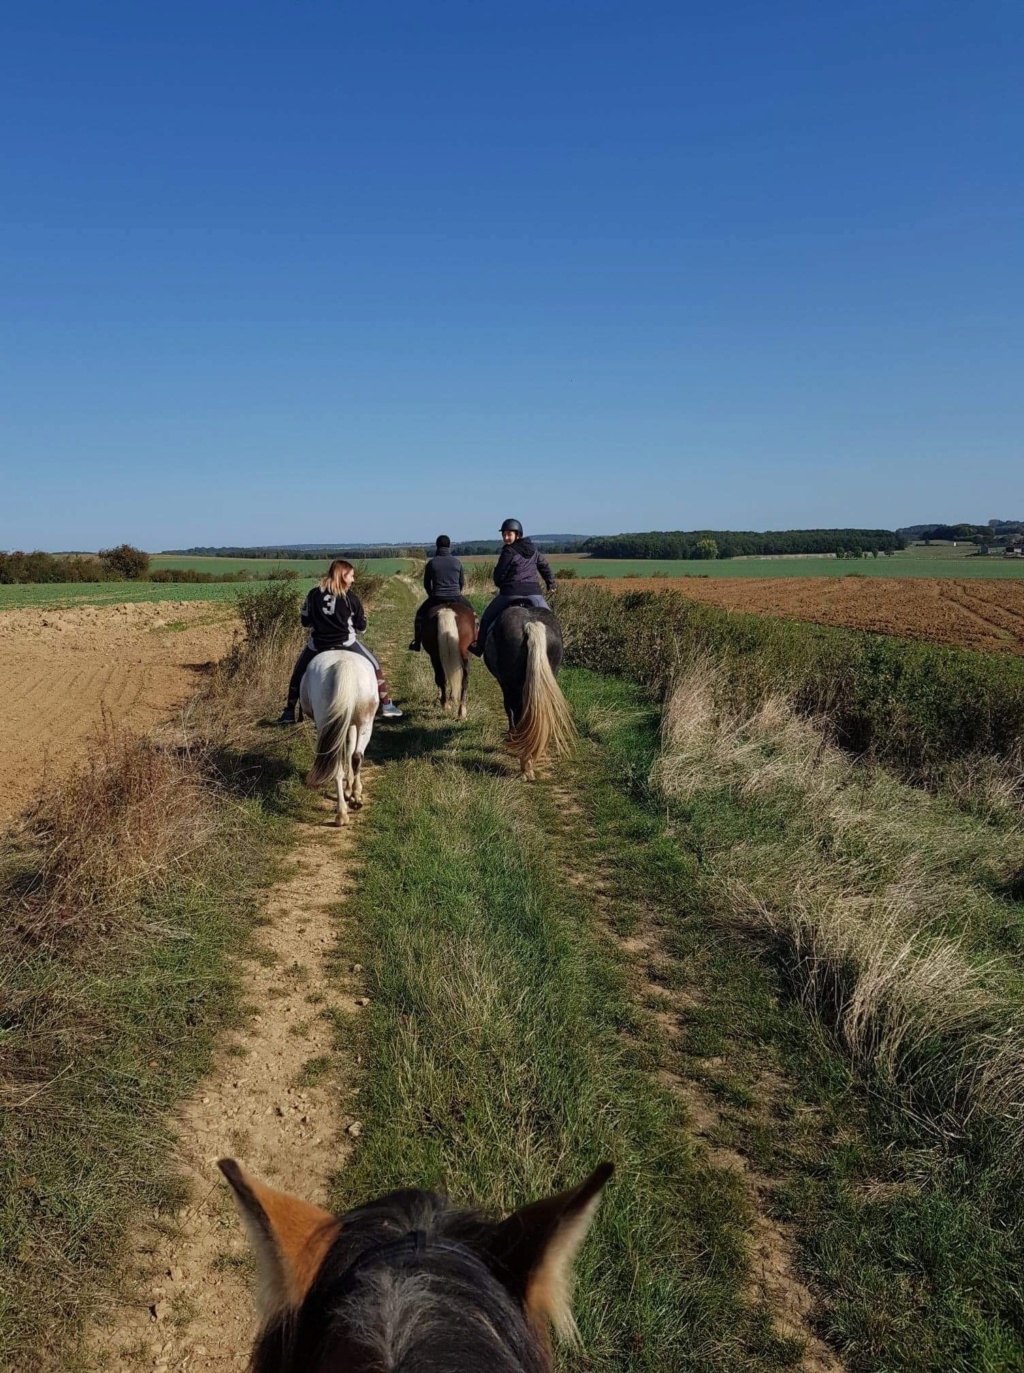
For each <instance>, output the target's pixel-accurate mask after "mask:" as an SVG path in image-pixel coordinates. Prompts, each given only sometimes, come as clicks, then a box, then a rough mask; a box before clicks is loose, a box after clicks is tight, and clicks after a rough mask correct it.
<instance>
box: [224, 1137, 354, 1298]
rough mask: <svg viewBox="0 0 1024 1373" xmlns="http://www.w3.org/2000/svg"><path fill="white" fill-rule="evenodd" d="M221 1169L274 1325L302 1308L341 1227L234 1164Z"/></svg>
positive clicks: (230, 1161)
mask: <svg viewBox="0 0 1024 1373" xmlns="http://www.w3.org/2000/svg"><path fill="white" fill-rule="evenodd" d="M217 1167H218V1168H219V1169H220V1171H221V1172H222V1173H223V1174H224V1176H225V1177H226V1178H227V1180H228V1182H229V1183H230V1184H231V1187H232V1190H233V1191H234V1194H235V1200H236V1201H237V1202H238V1209H239V1210H240V1211H241V1213H242V1219H243V1221H244V1222H245V1228H246V1231H247V1232H248V1235H249V1243H250V1244H251V1245H252V1247H253V1250H254V1251H255V1254H256V1258H257V1260H258V1262H259V1269H260V1311H261V1313H262V1315H263V1318H264V1320H267V1321H269V1320H272V1319H273V1318H274V1317H276V1316H278V1315H280V1314H281V1313H282V1312H283V1311H285V1310H287V1309H288V1308H289V1307H297V1306H301V1305H302V1302H303V1299H304V1298H305V1296H306V1293H307V1292H308V1291H309V1289H310V1287H311V1286H312V1283H313V1279H314V1278H315V1277H316V1275H317V1273H318V1272H319V1271H320V1265H321V1264H322V1263H323V1261H324V1258H325V1256H326V1254H327V1251H328V1249H329V1248H330V1247H331V1245H332V1243H333V1242H334V1239H335V1237H336V1236H337V1234H338V1231H339V1230H340V1229H341V1222H340V1221H339V1220H338V1219H337V1218H336V1217H335V1216H332V1215H331V1214H330V1212H329V1211H324V1210H322V1209H321V1208H320V1207H319V1206H311V1205H310V1204H309V1202H306V1201H299V1199H298V1198H297V1197H290V1196H288V1194H287V1193H286V1192H276V1191H275V1190H274V1189H273V1188H272V1187H267V1186H265V1185H264V1184H263V1183H262V1182H257V1181H256V1179H255V1178H252V1177H250V1176H249V1175H248V1174H247V1173H246V1172H244V1171H243V1170H242V1168H241V1166H240V1165H239V1164H237V1163H236V1162H235V1160H234V1159H233V1158H222V1159H221V1160H220V1161H219V1162H218V1164H217Z"/></svg>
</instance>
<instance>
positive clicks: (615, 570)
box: [463, 547, 1024, 577]
mask: <svg viewBox="0 0 1024 1373" xmlns="http://www.w3.org/2000/svg"><path fill="white" fill-rule="evenodd" d="M463 561H464V562H473V563H479V562H483V563H486V562H490V561H491V559H490V558H464V559H463ZM550 562H551V564H552V566H553V567H554V568H555V570H556V571H557V570H558V568H560V567H572V568H575V570H576V572H577V574H578V575H579V576H580V577H849V576H850V575H851V573H856V574H858V575H859V576H864V577H1024V558H1004V557H1003V556H1002V555H1001V554H995V555H993V556H991V557H988V558H979V557H977V556H974V555H973V553H972V552H971V551H970V550H969V549H967V548H966V547H965V548H964V551H961V549H960V548H956V549H953V548H951V547H936V548H916V547H915V548H908V549H907V550H906V551H905V552H903V553H895V554H893V556H892V557H891V558H886V557H878V558H858V559H852V558H828V557H820V558H818V557H797V558H782V557H780V558H767V557H764V558H724V559H718V560H715V561H714V562H702V561H697V560H690V559H683V558H660V559H659V558H651V559H646V558H576V557H573V556H572V554H563V555H560V554H557V553H556V554H554V555H552V557H551V558H550Z"/></svg>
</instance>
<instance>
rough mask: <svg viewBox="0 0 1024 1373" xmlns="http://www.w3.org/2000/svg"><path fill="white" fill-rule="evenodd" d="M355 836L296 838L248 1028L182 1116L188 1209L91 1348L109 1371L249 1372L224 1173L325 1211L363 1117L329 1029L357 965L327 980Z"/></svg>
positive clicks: (249, 1302)
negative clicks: (230, 1163)
mask: <svg viewBox="0 0 1024 1373" xmlns="http://www.w3.org/2000/svg"><path fill="white" fill-rule="evenodd" d="M358 828H359V826H358V820H356V822H355V823H353V824H351V825H350V826H349V827H348V829H346V830H335V829H333V828H328V827H326V826H318V825H301V826H300V827H299V842H298V845H297V847H296V848H295V850H293V856H294V866H293V870H292V871H291V872H290V874H289V875H288V876H287V877H286V878H284V879H283V880H282V881H281V882H279V883H278V884H277V885H276V886H275V887H274V888H272V889H271V891H270V892H269V893H268V896H267V901H266V907H265V911H264V915H265V917H266V919H267V922H268V923H267V924H266V926H265V927H264V928H263V929H262V930H261V931H260V944H261V948H262V950H263V951H265V953H264V955H263V956H260V957H258V958H256V959H254V960H252V961H251V962H248V963H247V965H246V969H245V983H246V999H247V1001H248V1002H249V1003H251V1005H252V1006H253V1008H254V1014H253V1016H252V1019H251V1021H250V1022H249V1024H248V1025H247V1026H246V1028H245V1029H244V1030H242V1031H239V1032H235V1033H233V1034H231V1035H228V1036H225V1038H224V1040H223V1041H222V1043H221V1044H220V1046H219V1049H218V1054H217V1061H216V1065H215V1068H214V1071H213V1073H212V1074H211V1075H210V1076H209V1077H208V1078H206V1079H205V1080H204V1081H203V1082H202V1083H200V1085H199V1087H198V1088H197V1090H196V1093H195V1095H194V1096H193V1097H192V1098H191V1099H190V1100H188V1101H186V1102H185V1103H183V1105H182V1106H181V1108H180V1109H179V1111H178V1113H177V1119H176V1122H175V1123H176V1127H177V1132H178V1136H179V1140H180V1143H179V1147H178V1150H177V1164H178V1168H179V1171H180V1173H181V1175H182V1177H183V1178H184V1180H185V1181H186V1183H187V1184H188V1187H189V1190H190V1193H191V1197H192V1201H191V1204H190V1205H189V1206H188V1207H187V1208H186V1209H185V1210H183V1211H182V1212H181V1213H179V1214H178V1215H177V1216H176V1217H175V1218H174V1219H173V1220H169V1219H168V1218H166V1217H161V1216H155V1217H153V1219H152V1220H151V1221H150V1222H148V1223H147V1224H146V1225H145V1226H144V1227H143V1228H142V1229H141V1230H140V1231H139V1232H138V1234H137V1235H136V1237H135V1241H134V1245H133V1249H134V1260H135V1267H136V1271H135V1273H134V1274H133V1275H132V1276H131V1277H130V1278H129V1282H128V1286H129V1289H130V1295H129V1298H128V1299H127V1301H126V1304H124V1305H123V1306H120V1307H115V1308H113V1309H112V1310H111V1311H110V1312H108V1313H107V1316H106V1318H105V1319H102V1320H101V1321H100V1322H99V1328H98V1330H97V1333H96V1335H95V1337H94V1340H93V1342H92V1343H93V1351H94V1353H95V1354H96V1356H97V1364H98V1366H99V1367H102V1368H106V1369H144V1368H154V1369H168V1370H173V1373H227V1371H228V1370H234V1369H240V1368H245V1367H247V1366H248V1359H249V1352H250V1350H251V1347H252V1341H253V1338H254V1335H255V1332H256V1324H257V1322H256V1312H255V1307H254V1304H253V1297H252V1293H253V1281H252V1278H253V1270H252V1267H251V1263H250V1259H249V1256H248V1246H247V1244H246V1242H245V1238H244V1235H243V1231H242V1226H241V1224H240V1222H239V1219H238V1216H237V1214H236V1211H235V1207H234V1203H233V1201H232V1198H231V1193H230V1190H229V1188H228V1187H227V1185H226V1183H225V1182H224V1180H223V1178H222V1177H221V1174H220V1172H219V1170H218V1169H217V1167H216V1163H217V1159H219V1158H223V1157H224V1156H225V1155H230V1156H233V1157H237V1158H238V1159H239V1160H240V1161H241V1162H243V1163H244V1164H245V1166H246V1167H247V1168H248V1169H249V1170H251V1171H252V1172H253V1173H255V1174H256V1175H257V1176H259V1177H262V1178H264V1179H265V1180H267V1181H268V1182H271V1183H272V1185H273V1186H275V1187H279V1188H282V1189H283V1190H285V1191H293V1192H295V1193H296V1194H297V1195H299V1196H302V1197H304V1198H305V1199H307V1200H309V1201H313V1202H317V1203H319V1204H323V1203H324V1202H325V1201H326V1195H327V1183H328V1179H329V1178H330V1176H331V1174H332V1173H334V1172H336V1171H337V1170H338V1169H339V1168H340V1167H342V1166H343V1165H344V1162H345V1159H346V1156H347V1152H348V1148H347V1145H348V1142H349V1139H350V1137H349V1136H348V1134H347V1130H348V1127H349V1126H350V1125H352V1124H353V1122H354V1121H355V1120H356V1119H357V1114H356V1113H348V1109H347V1108H348V1106H349V1104H351V1105H352V1106H353V1107H354V1106H355V1104H356V1103H355V1101H354V1100H353V1099H352V1088H351V1087H349V1086H348V1084H347V1082H346V1078H345V1073H344V1069H343V1066H342V1065H341V1064H340V1063H339V1061H338V1060H337V1059H336V1058H335V1057H334V1056H333V1053H332V1047H333V1046H332V1019H333V1017H335V1016H337V1015H339V1014H342V1015H357V1014H359V1011H360V1007H359V1005H358V1004H357V998H359V997H360V994H361V989H360V986H359V981H360V978H359V970H358V965H354V966H355V968H356V971H355V972H353V971H352V966H353V965H350V964H347V963H345V962H344V958H343V955H342V961H341V962H340V965H339V966H340V970H341V972H340V976H338V975H335V976H331V975H330V972H331V969H330V968H329V960H331V959H332V958H333V957H334V956H336V953H337V946H336V944H335V940H336V937H337V929H338V922H337V916H336V915H332V914H331V912H332V910H333V909H334V908H335V907H336V904H337V902H338V901H339V900H341V899H342V898H343V897H344V895H345V893H346V891H347V890H349V887H350V877H349V873H348V863H349V856H350V854H351V850H352V845H353V835H354V834H357V833H358ZM339 983H340V984H342V987H343V989H339ZM339 1103H340V1109H339ZM131 1289H134V1290H133V1291H132V1290H131Z"/></svg>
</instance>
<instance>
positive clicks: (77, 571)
mask: <svg viewBox="0 0 1024 1373" xmlns="http://www.w3.org/2000/svg"><path fill="white" fill-rule="evenodd" d="M252 575H253V574H252V573H251V572H249V571H247V570H246V569H245V568H240V569H239V570H238V571H237V572H197V571H195V569H193V568H190V567H161V568H157V569H156V570H155V571H150V567H149V554H148V553H144V552H143V551H142V549H141V548H135V547H134V546H133V545H132V544H129V543H122V544H118V545H117V547H116V548H105V549H104V550H103V551H102V552H101V553H98V554H83V553H68V554H60V553H42V552H40V551H38V550H37V551H36V552H34V553H22V552H20V551H18V552H13V553H0V586H19V585H22V586H23V585H27V584H30V583H31V584H37V583H44V584H45V583H52V582H187V583H195V582H202V583H206V582H246V581H249V580H250V578H251V577H252ZM265 575H266V576H267V577H269V578H270V579H271V580H285V581H291V580H293V579H294V578H296V577H298V575H299V574H298V573H297V572H296V571H295V570H294V569H293V568H290V567H274V568H271V570H270V571H269V572H268V573H266V574H265Z"/></svg>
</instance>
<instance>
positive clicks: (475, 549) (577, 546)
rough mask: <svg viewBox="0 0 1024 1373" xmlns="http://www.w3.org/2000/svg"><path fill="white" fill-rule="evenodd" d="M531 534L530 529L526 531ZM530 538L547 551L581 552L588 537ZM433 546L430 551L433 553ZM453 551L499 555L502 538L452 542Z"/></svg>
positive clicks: (464, 554)
mask: <svg viewBox="0 0 1024 1373" xmlns="http://www.w3.org/2000/svg"><path fill="white" fill-rule="evenodd" d="M526 532H527V534H530V531H529V530H527V531H526ZM530 538H532V539H533V542H534V543H535V544H536V545H537V547H538V548H540V549H542V550H543V551H544V552H545V553H579V552H580V551H581V550H582V549H583V548H584V547H585V545H586V544H587V542H588V541H587V540H586V539H550V538H545V537H544V536H543V535H541V536H540V537H535V536H534V535H532V534H530ZM433 551H434V550H433V549H432V548H431V550H430V552H431V553H433ZM452 552H453V553H454V554H455V555H456V556H457V557H460V558H472V557H481V556H483V555H486V554H488V553H493V554H494V555H495V556H497V555H498V554H499V553H500V552H501V540H500V539H463V540H462V541H461V542H460V543H456V544H452Z"/></svg>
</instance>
